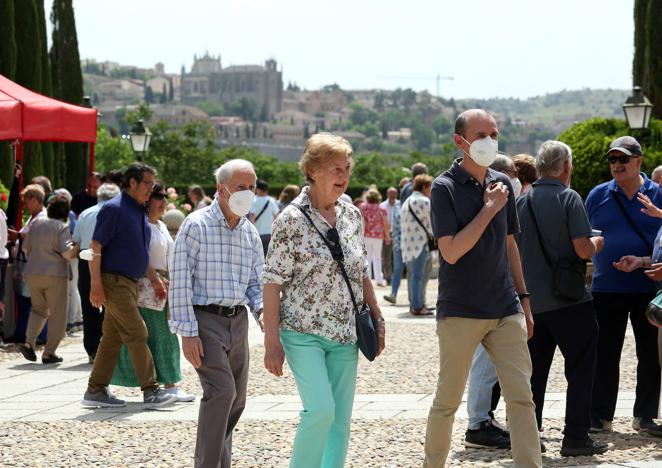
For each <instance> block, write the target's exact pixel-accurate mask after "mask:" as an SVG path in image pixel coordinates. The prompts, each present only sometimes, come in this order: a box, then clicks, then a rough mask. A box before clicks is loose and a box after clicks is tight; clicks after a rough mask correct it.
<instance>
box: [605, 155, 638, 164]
mask: <svg viewBox="0 0 662 468" xmlns="http://www.w3.org/2000/svg"><path fill="white" fill-rule="evenodd" d="M638 157H639V156H628V155H627V154H624V155H623V156H607V161H609V164H616V163H617V162H619V163H621V164H627V163H629V162H630V159H633V158H638Z"/></svg>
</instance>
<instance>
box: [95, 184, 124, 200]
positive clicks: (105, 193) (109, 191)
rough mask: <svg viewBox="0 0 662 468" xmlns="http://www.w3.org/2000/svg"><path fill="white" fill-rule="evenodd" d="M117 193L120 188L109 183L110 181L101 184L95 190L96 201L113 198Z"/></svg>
mask: <svg viewBox="0 0 662 468" xmlns="http://www.w3.org/2000/svg"><path fill="white" fill-rule="evenodd" d="M119 193H120V188H119V187H118V186H117V185H115V184H111V183H110V182H106V183H104V184H101V186H100V187H99V189H98V190H97V202H105V201H108V200H110V199H111V198H114V197H115V196H116V195H118V194H119Z"/></svg>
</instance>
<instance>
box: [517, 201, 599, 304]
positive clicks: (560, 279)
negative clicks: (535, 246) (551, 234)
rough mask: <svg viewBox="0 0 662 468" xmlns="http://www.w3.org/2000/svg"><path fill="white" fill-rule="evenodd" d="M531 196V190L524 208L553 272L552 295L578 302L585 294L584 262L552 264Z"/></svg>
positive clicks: (564, 261)
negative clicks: (527, 211) (529, 216)
mask: <svg viewBox="0 0 662 468" xmlns="http://www.w3.org/2000/svg"><path fill="white" fill-rule="evenodd" d="M532 196H533V190H531V191H530V192H529V194H527V196H526V206H527V208H528V209H529V213H530V214H531V219H532V220H533V226H534V227H535V230H536V234H537V235H538V242H539V243H540V247H541V248H542V255H543V258H544V259H545V263H547V266H548V267H549V268H550V270H552V272H553V287H552V294H553V295H554V297H556V298H557V299H561V300H564V301H569V302H575V301H578V300H580V299H581V298H582V297H584V294H585V293H586V262H585V261H583V260H578V259H575V258H559V259H558V260H557V262H556V263H552V260H551V256H550V255H549V252H548V251H547V249H546V248H545V243H544V242H543V238H542V233H541V231H540V226H538V220H537V219H536V214H535V212H534V211H533V206H532V205H531V197H532Z"/></svg>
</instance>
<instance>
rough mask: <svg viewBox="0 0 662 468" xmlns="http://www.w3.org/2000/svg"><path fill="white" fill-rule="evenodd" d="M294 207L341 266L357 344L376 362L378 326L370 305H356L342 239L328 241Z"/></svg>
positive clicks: (307, 216)
mask: <svg viewBox="0 0 662 468" xmlns="http://www.w3.org/2000/svg"><path fill="white" fill-rule="evenodd" d="M292 205H294V206H295V207H297V208H298V209H299V211H301V213H303V215H304V216H305V217H306V219H307V220H308V222H309V223H310V225H311V226H312V227H313V228H315V230H316V231H317V234H319V235H320V237H321V238H322V241H324V244H325V245H326V246H327V248H328V249H329V251H330V252H331V256H332V257H333V259H334V260H335V261H336V262H338V265H339V266H340V273H341V274H342V277H343V279H344V280H345V283H346V284H347V288H348V289H349V295H350V297H351V298H352V304H353V306H354V314H355V316H356V338H357V344H358V346H359V349H360V350H361V352H362V353H363V355H364V356H365V357H366V359H367V360H368V361H374V360H375V358H376V357H377V349H378V348H379V343H378V340H377V332H376V329H377V324H376V323H375V320H374V319H373V318H372V315H370V306H369V305H368V304H366V303H363V307H362V308H361V309H360V310H359V307H358V304H357V303H356V297H354V291H353V290H352V284H351V282H350V281H349V276H348V275H347V271H346V270H345V264H344V258H345V256H344V253H343V250H342V245H341V244H340V238H338V239H337V240H336V239H328V238H327V237H326V236H325V235H324V234H322V232H321V231H320V230H319V229H317V226H315V223H313V220H312V219H310V216H309V215H308V213H306V210H304V209H303V207H302V206H301V205H298V204H297V203H292ZM334 232H336V235H337V231H335V230H334Z"/></svg>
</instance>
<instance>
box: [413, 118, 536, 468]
mask: <svg viewBox="0 0 662 468" xmlns="http://www.w3.org/2000/svg"><path fill="white" fill-rule="evenodd" d="M498 136H499V131H498V129H497V124H496V121H495V120H494V118H493V117H492V116H491V115H490V114H488V113H487V112H485V111H482V110H478V109H473V110H468V111H465V112H463V113H462V114H460V116H459V117H458V118H457V120H456V122H455V136H454V141H455V145H456V146H457V147H458V148H459V149H460V150H461V151H462V153H463V154H464V158H463V159H461V160H456V161H455V162H454V163H453V166H452V167H451V168H450V169H449V170H448V171H446V172H445V173H444V174H442V175H441V176H439V177H438V178H437V179H436V180H435V182H434V185H433V187H432V197H431V204H432V209H431V218H432V228H433V231H434V236H435V237H436V238H437V239H438V242H439V251H440V253H441V256H442V261H441V265H440V268H439V296H438V299H437V319H438V320H437V335H438V336H439V352H440V368H439V380H438V383H437V391H436V394H435V398H434V401H433V403H432V408H431V409H430V415H429V417H428V424H427V433H426V437H425V462H424V465H423V466H424V467H425V468H431V467H435V468H436V467H442V466H444V464H445V462H446V458H447V456H448V452H449V450H450V445H451V434H452V429H453V420H454V417H455V412H456V411H457V408H458V407H459V405H460V402H461V401H462V393H463V391H464V388H465V385H466V382H467V376H468V374H469V368H470V367H471V361H472V357H473V355H474V351H475V350H476V347H477V346H478V344H479V343H482V345H483V346H484V348H485V350H486V351H487V353H488V355H489V356H490V359H491V360H492V362H493V363H494V366H495V367H496V370H497V374H498V376H499V380H500V382H501V387H502V390H503V396H504V399H505V400H506V405H507V412H508V422H509V427H510V434H511V440H512V454H513V460H514V462H515V466H526V467H540V466H542V457H541V454H540V452H541V446H540V439H539V438H538V427H537V424H536V415H535V406H534V404H533V396H532V393H531V383H530V379H531V359H530V358H529V350H528V347H527V339H528V338H529V337H531V336H532V334H533V319H532V318H531V308H530V305H529V299H528V298H529V294H528V293H527V292H526V286H525V284H524V277H523V274H522V265H521V263H520V257H519V251H518V249H517V244H516V242H515V238H514V235H515V234H517V233H518V232H519V222H518V219H517V210H516V206H515V196H514V194H513V190H512V186H511V184H510V180H509V178H508V176H506V175H504V174H501V173H498V172H496V171H493V170H491V169H488V167H489V165H490V164H492V162H494V159H495V157H496V154H497V141H496V140H497V138H498ZM518 296H519V297H518Z"/></svg>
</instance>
